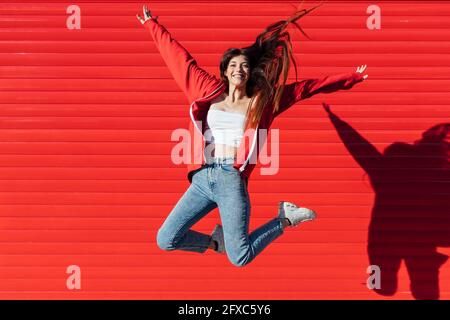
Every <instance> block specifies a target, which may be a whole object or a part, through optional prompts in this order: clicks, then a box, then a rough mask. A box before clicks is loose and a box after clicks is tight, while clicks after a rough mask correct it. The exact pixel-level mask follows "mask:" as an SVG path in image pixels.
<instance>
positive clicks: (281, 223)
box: [136, 5, 367, 266]
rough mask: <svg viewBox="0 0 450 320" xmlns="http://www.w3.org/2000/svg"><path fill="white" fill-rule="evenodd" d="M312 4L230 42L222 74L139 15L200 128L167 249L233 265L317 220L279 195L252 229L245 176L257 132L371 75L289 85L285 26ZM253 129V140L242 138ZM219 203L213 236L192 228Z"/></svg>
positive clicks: (164, 233)
mask: <svg viewBox="0 0 450 320" xmlns="http://www.w3.org/2000/svg"><path fill="white" fill-rule="evenodd" d="M317 7H318V6H315V7H313V8H311V9H308V10H306V9H303V10H301V11H297V12H295V14H293V15H292V16H290V17H289V18H288V19H287V20H281V21H278V22H276V23H273V24H271V25H269V26H268V27H267V28H266V29H265V30H264V32H262V33H261V34H260V35H259V36H258V37H257V38H256V41H255V42H254V43H253V44H252V45H251V46H248V47H245V48H231V49H228V50H227V51H226V52H225V53H224V54H223V56H222V59H221V61H220V79H219V78H217V77H216V76H215V75H213V74H209V73H208V72H206V71H205V70H204V69H202V68H201V67H199V66H198V65H197V62H196V60H195V59H194V58H193V57H192V56H191V55H190V54H189V52H188V51H187V50H186V49H185V48H184V47H183V46H182V45H181V44H180V43H178V42H177V41H176V40H175V39H173V38H172V36H171V34H170V33H169V32H168V31H167V30H166V28H165V27H164V26H162V25H161V24H160V23H159V22H158V21H157V19H158V17H153V16H152V14H151V12H150V11H149V10H148V8H147V6H146V5H144V6H143V15H144V17H143V18H142V17H141V16H139V15H136V16H137V18H138V20H139V21H140V22H141V23H142V24H143V26H144V27H145V28H146V29H147V30H148V31H149V32H150V34H151V35H152V38H153V40H154V42H155V44H156V47H157V49H158V50H159V52H160V53H161V56H162V58H163V59H164V61H165V63H166V65H167V67H168V68H169V70H170V72H171V74H172V75H173V77H174V79H175V81H176V82H177V84H178V85H179V87H180V88H181V89H182V91H183V92H184V93H185V94H186V97H187V98H188V100H189V102H190V103H191V105H190V110H189V115H190V117H191V120H192V121H191V122H190V125H189V130H190V133H191V134H192V135H191V137H192V138H191V141H192V140H195V139H194V138H193V137H194V135H200V137H201V138H200V141H202V143H201V145H198V146H193V147H192V148H191V149H192V150H191V151H192V156H193V159H192V158H191V159H190V161H189V162H188V163H187V166H188V175H187V178H188V180H189V182H190V186H189V188H188V189H187V190H186V192H185V193H184V194H183V196H182V197H181V199H180V200H179V201H178V202H177V204H176V205H175V207H174V208H173V209H172V211H171V212H170V214H169V216H168V217H167V219H166V220H165V221H164V223H163V224H162V226H161V227H160V229H159V230H158V235H157V239H156V240H157V244H158V246H159V247H160V248H161V249H163V250H176V249H178V250H186V251H193V252H199V253H204V252H205V251H206V250H207V249H212V250H214V251H216V252H218V253H223V254H225V253H226V254H227V256H228V259H229V260H230V262H231V263H232V264H233V265H235V266H244V265H247V264H248V263H249V262H251V261H252V260H253V259H254V258H255V257H256V256H257V255H258V254H259V253H261V252H262V251H263V250H264V248H266V247H267V246H268V245H269V244H270V243H271V242H272V241H274V240H275V239H276V238H278V237H279V236H280V235H282V234H283V232H284V228H286V227H288V226H290V227H295V226H298V225H299V224H300V223H301V222H304V221H309V220H313V219H315V218H316V213H315V212H314V211H313V210H311V209H308V208H302V207H298V206H296V205H295V204H293V203H291V202H287V201H280V202H279V207H278V215H277V217H275V218H273V219H272V220H270V221H269V222H267V223H265V224H264V225H262V226H260V227H259V228H257V229H255V230H254V231H253V232H252V233H250V234H249V219H250V199H249V195H248V191H247V188H248V178H249V177H250V174H251V172H252V170H253V168H254V167H255V165H256V161H254V159H258V155H259V152H260V150H261V149H262V146H261V145H259V146H258V144H259V143H257V141H261V140H260V139H259V136H260V134H261V132H262V131H264V132H267V131H268V129H269V128H270V126H271V124H272V122H273V120H274V119H275V118H276V117H277V116H278V115H280V114H281V113H282V112H284V111H285V110H287V109H288V108H289V107H290V106H292V105H294V104H295V103H296V102H298V101H300V100H302V99H306V98H309V97H311V96H312V95H315V94H317V93H321V92H322V93H329V92H333V91H336V90H340V89H345V90H347V89H350V88H351V87H352V86H353V85H354V84H355V83H358V82H361V81H363V80H364V79H366V78H367V75H363V74H362V73H363V71H364V70H365V68H366V66H365V65H364V66H361V67H358V68H357V69H356V71H355V72H347V73H343V74H338V75H333V76H327V77H324V78H319V79H306V80H302V81H297V82H293V83H291V84H286V80H287V77H288V71H289V67H290V60H291V59H292V61H293V64H294V68H295V72H296V75H297V68H296V64H295V60H294V57H293V53H292V44H291V41H290V36H289V33H288V32H287V31H286V28H287V27H288V25H289V24H290V23H292V24H293V25H295V26H296V27H297V28H298V29H299V30H300V31H301V32H302V33H303V34H305V33H304V32H303V30H302V29H301V27H300V26H299V25H298V24H297V23H296V21H297V20H298V19H299V18H301V17H302V16H304V15H306V14H308V13H309V12H311V11H312V10H313V9H315V8H317ZM248 130H251V131H250V132H251V134H250V138H251V142H250V143H248V144H247V143H241V142H242V141H243V137H244V136H247V135H246V133H247V132H248ZM215 208H218V209H219V213H220V219H221V222H222V225H220V224H218V225H216V227H215V229H214V230H213V232H212V234H211V235H208V234H204V233H200V232H197V231H195V230H191V227H192V226H193V225H194V224H195V223H196V222H198V221H199V220H200V219H201V218H203V217H204V216H205V215H206V214H207V213H209V212H210V211H211V210H213V209H215Z"/></svg>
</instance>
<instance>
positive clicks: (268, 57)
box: [220, 3, 322, 128]
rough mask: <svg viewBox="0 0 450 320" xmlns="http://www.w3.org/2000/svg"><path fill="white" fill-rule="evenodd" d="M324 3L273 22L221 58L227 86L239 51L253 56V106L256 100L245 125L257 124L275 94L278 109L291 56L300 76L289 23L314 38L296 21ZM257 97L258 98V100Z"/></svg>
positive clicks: (249, 88) (249, 90) (249, 87)
mask: <svg viewBox="0 0 450 320" xmlns="http://www.w3.org/2000/svg"><path fill="white" fill-rule="evenodd" d="M321 5H322V3H320V4H319V5H317V6H314V7H312V8H310V9H303V10H299V11H296V12H295V13H294V14H292V15H291V16H290V17H289V18H287V19H286V20H280V21H277V22H275V23H273V24H271V25H269V26H268V27H267V28H266V29H265V30H264V31H263V32H262V33H260V34H259V35H258V36H257V37H256V40H255V42H254V43H253V44H252V45H250V46H248V47H245V48H242V49H239V48H230V49H228V50H227V51H225V53H224V54H223V56H222V58H221V61H220V77H221V79H222V80H223V81H224V82H225V83H226V84H227V86H228V79H227V77H226V76H225V72H226V69H227V67H228V63H229V62H230V60H231V59H232V58H233V57H235V56H238V55H244V56H246V57H247V59H248V60H249V64H250V78H249V80H248V82H247V85H246V94H247V96H249V97H251V99H250V106H253V104H254V103H255V104H254V106H253V107H252V108H248V109H247V117H246V122H245V126H244V128H247V127H248V126H249V127H251V128H255V127H256V125H257V124H258V123H259V121H260V119H261V117H262V114H263V111H264V107H265V106H266V105H267V104H268V103H269V101H270V99H272V98H273V105H274V110H273V112H276V111H277V110H278V108H279V102H280V98H281V95H282V93H283V86H284V85H285V84H286V80H287V78H288V72H289V68H290V65H291V63H290V59H292V61H293V65H294V68H295V77H296V78H297V65H296V63H295V59H294V55H293V53H292V43H291V39H290V35H289V33H288V32H287V31H285V29H286V28H287V26H288V25H289V23H292V24H293V25H295V26H296V27H297V28H298V29H299V30H300V31H301V32H302V33H303V34H304V35H305V36H306V37H307V38H308V39H311V38H310V37H309V36H308V35H307V34H306V33H305V32H304V31H303V30H302V28H301V27H300V26H299V25H298V23H297V22H296V21H297V20H298V19H300V18H301V17H303V16H305V15H307V14H308V13H309V12H311V11H312V10H314V9H316V8H318V7H319V6H321ZM281 75H282V77H281V82H280V76H281ZM255 99H256V102H254V101H255ZM250 109H251V110H250Z"/></svg>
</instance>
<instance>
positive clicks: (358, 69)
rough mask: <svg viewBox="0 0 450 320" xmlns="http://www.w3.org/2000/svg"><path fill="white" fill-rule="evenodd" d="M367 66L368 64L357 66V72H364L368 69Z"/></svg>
mask: <svg viewBox="0 0 450 320" xmlns="http://www.w3.org/2000/svg"><path fill="white" fill-rule="evenodd" d="M366 67H367V64H363V65H362V66H360V67H357V68H356V72H359V73H363V71H364V70H366Z"/></svg>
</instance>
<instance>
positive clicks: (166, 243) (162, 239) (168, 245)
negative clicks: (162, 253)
mask: <svg viewBox="0 0 450 320" xmlns="http://www.w3.org/2000/svg"><path fill="white" fill-rule="evenodd" d="M156 244H157V245H158V247H159V248H160V249H162V250H166V251H170V250H175V244H174V242H173V239H172V238H171V237H169V236H168V235H167V234H166V233H165V232H164V229H159V230H158V234H157V235H156Z"/></svg>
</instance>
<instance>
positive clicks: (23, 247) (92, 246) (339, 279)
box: [0, 0, 450, 299]
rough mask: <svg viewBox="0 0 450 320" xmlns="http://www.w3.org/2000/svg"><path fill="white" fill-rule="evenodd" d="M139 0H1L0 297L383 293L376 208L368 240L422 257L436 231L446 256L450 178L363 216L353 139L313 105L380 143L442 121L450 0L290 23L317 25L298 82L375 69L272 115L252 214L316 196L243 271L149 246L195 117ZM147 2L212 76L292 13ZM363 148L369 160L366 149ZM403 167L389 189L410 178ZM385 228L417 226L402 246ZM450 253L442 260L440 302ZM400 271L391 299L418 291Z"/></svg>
mask: <svg viewBox="0 0 450 320" xmlns="http://www.w3.org/2000/svg"><path fill="white" fill-rule="evenodd" d="M144 3H145V2H129V1H109V2H99V1H97V2H89V1H76V2H71V3H68V2H62V1H54V2H51V3H50V2H40V1H27V2H25V1H23V2H16V1H3V2H2V3H1V4H0V145H1V148H0V298H1V299H17V298H22V299H23V298H25V299H47V298H57V299H80V298H83V299H94V298H96V299H187V298H189V299H191V298H194V299H197V298H198V299H219V298H220V299H349V298H353V299H384V298H386V296H383V295H379V294H377V293H376V292H374V291H373V290H370V289H368V287H367V286H366V280H367V278H368V276H369V274H368V273H367V267H368V266H369V265H370V261H369V256H368V252H367V241H368V240H367V239H368V232H369V225H370V221H371V220H372V222H373V223H374V225H375V226H378V227H380V226H381V227H380V228H379V229H376V228H375V229H374V232H378V236H380V234H381V236H383V235H384V236H385V238H382V237H381V238H382V239H381V241H379V242H377V243H376V250H379V251H381V252H385V253H386V254H385V255H386V256H387V257H388V259H389V257H390V255H391V256H392V255H394V252H395V251H396V250H397V251H398V250H400V251H401V250H406V251H408V248H409V250H410V251H411V252H409V253H408V254H410V255H412V256H414V259H416V260H418V261H419V265H420V263H421V262H423V263H426V260H427V254H426V253H424V254H421V252H422V251H420V248H425V247H429V246H431V247H432V249H433V248H434V249H435V250H437V252H440V253H442V254H450V250H449V249H448V247H447V244H448V242H445V240H446V239H445V238H446V237H447V236H448V235H449V234H450V232H448V230H449V228H448V227H449V225H450V218H448V214H449V212H448V210H447V209H448V194H449V193H450V192H449V188H448V182H449V181H448V180H446V179H441V180H440V182H439V183H437V184H436V183H434V181H435V179H434V178H433V181H431V183H432V188H431V189H432V190H431V189H427V190H428V191H427V190H425V189H424V190H422V191H423V192H422V193H421V194H420V195H418V196H416V195H414V193H413V192H411V193H410V194H409V195H408V194H407V195H406V197H399V198H395V197H390V198H389V197H388V200H386V201H389V199H390V200H391V204H392V201H393V203H394V204H397V205H398V207H399V210H398V211H396V210H391V212H390V215H387V214H385V215H381V216H377V217H372V215H375V214H376V212H375V211H376V210H375V209H374V206H375V205H376V203H375V202H376V201H377V199H376V190H374V188H373V186H371V184H370V181H369V179H368V176H367V175H366V174H365V171H364V170H363V169H362V166H360V164H359V162H358V161H357V157H356V156H357V155H356V156H355V154H353V152H356V153H357V152H358V150H356V151H355V150H350V149H347V148H346V146H345V145H344V141H343V140H342V139H341V137H340V136H339V132H338V131H337V130H339V129H338V128H335V127H334V126H333V124H332V123H331V121H330V120H329V118H328V117H327V115H326V112H325V111H324V109H323V108H322V106H321V102H322V101H325V102H327V103H328V104H330V105H331V108H332V110H333V111H334V112H335V113H336V115H337V116H339V117H340V118H341V119H342V120H344V121H345V122H347V124H348V125H350V126H351V127H350V128H352V129H349V127H346V128H344V131H343V132H344V136H346V132H347V134H348V135H349V136H351V134H349V132H350V131H351V130H353V129H354V130H355V132H358V133H359V134H360V135H362V136H363V137H364V138H365V139H367V141H368V142H370V144H371V145H372V146H373V147H375V148H376V149H378V150H379V151H380V152H383V150H384V149H385V148H386V147H388V146H390V145H392V144H393V143H394V142H404V143H406V144H409V145H412V143H413V142H414V141H416V140H419V139H420V138H421V136H422V133H423V132H424V131H426V130H427V129H429V128H431V127H432V126H434V125H437V124H439V123H445V122H446V121H447V122H449V119H450V118H449V117H450V95H449V90H448V89H449V87H450V60H449V57H450V56H449V53H450V31H449V30H450V29H449V28H450V20H449V16H450V4H449V3H448V2H447V1H375V2H374V1H330V0H329V1H327V2H326V3H325V4H324V5H323V6H322V7H321V8H319V9H318V10H317V11H315V12H312V13H311V14H310V15H309V16H307V17H305V18H303V19H302V20H300V22H301V24H302V26H303V27H304V30H305V31H306V32H307V34H308V35H309V36H310V37H312V38H313V40H307V39H306V38H305V37H304V36H302V35H301V34H300V32H299V31H298V30H295V31H294V29H293V28H292V27H291V28H290V30H291V35H292V38H293V42H294V51H295V53H296V55H295V56H296V59H297V63H298V66H299V80H300V79H303V78H313V77H321V76H326V75H330V74H335V73H340V72H348V71H353V70H356V67H357V66H359V65H362V64H367V65H368V67H367V70H366V72H367V74H369V78H368V80H367V81H366V82H363V83H360V84H357V85H356V86H355V87H354V88H353V89H351V90H350V91H342V92H335V93H331V94H321V95H317V96H315V97H313V98H311V99H309V100H305V101H303V102H302V103H300V104H298V105H296V106H294V107H292V108H291V109H290V110H288V111H287V112H285V113H284V114H283V115H282V116H280V117H279V118H278V119H277V120H276V121H275V122H274V124H273V127H272V128H278V129H280V139H281V143H280V171H279V173H278V174H277V175H272V176H270V175H261V174H260V172H259V168H260V165H258V166H257V168H256V169H255V171H254V173H253V175H252V178H251V179H252V181H251V183H250V185H249V191H250V197H251V201H252V213H251V216H252V218H251V224H250V229H254V228H256V227H257V226H259V225H261V224H262V223H264V222H265V221H267V220H268V219H270V218H272V217H274V216H275V215H276V207H277V203H278V201H279V200H289V201H293V202H295V203H298V204H301V205H305V206H308V207H311V208H314V209H315V210H316V211H317V212H318V215H319V219H318V220H317V221H316V222H313V223H307V224H305V225H302V226H301V227H299V228H295V229H290V230H289V229H288V230H286V232H285V234H284V235H283V236H282V237H280V238H278V239H277V240H276V241H275V242H274V243H273V244H271V245H270V246H269V247H268V248H267V249H266V250H265V251H264V252H263V253H262V254H261V255H259V256H258V257H257V258H256V260H254V261H253V262H252V263H251V264H249V265H247V266H246V267H244V268H237V267H234V266H233V265H231V263H229V261H228V260H227V258H226V257H225V256H221V255H217V254H215V253H213V252H211V251H208V252H207V253H206V254H204V255H199V254H197V253H190V252H182V251H175V252H164V251H161V250H160V249H159V248H158V247H157V245H156V243H155V237H156V231H157V229H158V228H159V226H160V225H161V224H162V222H163V221H164V219H165V217H166V216H167V215H168V213H169V212H170V210H171V209H172V208H173V206H174V205H175V203H176V202H177V200H178V199H179V198H180V196H181V195H182V194H183V193H184V191H185V190H186V188H187V187H188V181H187V180H186V169H185V167H184V166H177V165H174V164H172V162H171V158H170V151H171V149H172V147H173V146H174V145H175V144H176V142H172V141H170V135H171V132H172V131H173V130H175V129H177V128H187V126H188V124H189V121H190V120H189V116H188V107H189V106H188V102H187V100H186V98H185V97H184V95H183V94H182V93H181V91H180V90H179V88H178V87H177V86H176V83H175V82H174V80H173V79H172V77H171V75H170V74H169V71H168V69H167V68H166V66H165V65H164V64H163V60H162V58H161V57H160V55H159V53H158V52H157V51H156V47H155V45H154V43H153V40H152V39H151V36H150V35H149V34H148V33H147V31H146V30H145V29H144V28H143V27H142V26H141V25H140V23H139V22H138V21H137V19H136V16H135V15H136V13H139V14H141V15H142V5H143V4H144ZM291 3H299V2H291ZM317 3H318V1H316V2H306V3H305V5H304V7H310V6H312V5H314V4H317ZM69 5H78V6H79V7H80V9H81V29H80V30H68V29H67V28H66V20H67V17H68V16H69V15H70V14H68V13H66V9H67V7H68V6H69ZM370 5H377V6H378V7H379V8H380V9H381V29H379V30H370V29H369V28H368V27H367V24H366V22H367V19H368V17H369V16H370V15H371V13H367V8H368V7H369V6H370ZM148 6H149V8H150V10H153V12H154V14H156V15H158V16H159V22H160V23H161V24H163V25H164V26H165V27H166V28H167V29H168V30H169V31H170V32H171V33H172V35H173V36H174V38H175V39H177V40H178V41H179V42H180V43H182V44H183V45H184V46H185V47H186V48H187V49H188V50H189V51H190V52H191V54H192V55H193V56H194V57H195V58H196V59H197V61H198V63H199V65H201V66H203V67H204V68H205V69H207V70H208V71H210V72H214V73H216V74H217V72H218V62H219V59H220V56H221V53H222V52H223V51H224V50H225V49H227V48H229V47H231V46H237V47H239V46H244V45H248V44H250V43H251V42H252V41H253V40H254V38H255V36H256V35H257V34H258V33H259V32H261V31H262V30H263V28H264V27H265V26H267V25H268V24H270V23H272V22H274V21H277V20H280V19H283V18H285V17H287V16H288V15H289V14H290V13H292V10H293V7H292V5H290V4H289V2H284V1H273V2H251V1H208V2H193V1H178V2H175V1H158V2H154V1H152V2H149V3H148ZM291 71H292V72H291V77H290V81H294V80H295V79H294V73H293V70H291ZM341 129H342V128H341ZM341 133H342V132H341ZM344 139H346V138H345V137H344ZM347 142H348V141H347ZM361 145H362V144H358V143H350V147H351V146H356V147H358V146H361ZM356 149H358V148H356ZM359 151H361V150H359ZM362 151H363V152H362V158H361V159H365V158H370V156H369V155H368V154H365V153H364V152H365V151H364V150H362ZM360 155H361V154H360ZM397 155H398V154H397ZM402 157H403V159H405V157H406V159H407V161H406V162H399V163H400V164H399V165H398V168H397V169H398V170H397V171H396V172H397V173H399V172H402V171H401V170H403V169H405V167H408V159H409V160H410V159H411V157H410V155H409V156H408V155H406V156H404V155H401V156H400V157H399V158H402ZM408 157H409V158H408ZM430 157H431V158H433V159H434V158H436V157H437V156H435V155H431V156H430ZM361 159H360V160H361ZM372 165H373V163H372ZM375 166H376V165H375ZM427 169H432V170H431V171H433V170H434V171H433V172H435V171H436V170H437V171H439V170H440V169H441V168H440V167H433V166H431V167H429V168H428V167H427ZM431 171H430V172H431ZM406 172H407V173H406V174H405V175H404V176H403V178H402V179H400V180H398V179H397V180H395V179H394V180H395V181H394V180H393V181H392V184H391V185H389V183H388V188H389V186H390V187H392V188H393V189H397V190H413V189H414V188H413V189H411V188H410V187H411V186H412V185H417V184H418V183H419V184H420V182H417V181H416V180H414V177H415V176H416V175H415V174H414V173H413V174H410V173H411V171H408V170H406ZM421 172H423V171H421ZM439 172H444V171H439ZM444 173H445V172H444ZM397 175H398V174H397ZM400 176H401V174H400ZM438 176H440V177H442V175H441V174H438ZM437 178H438V177H436V179H437ZM408 188H409V189H408ZM414 190H417V188H416V189H414ZM414 190H413V191H414ZM427 192H429V193H427ZM423 194H427V195H428V197H427V199H425V200H424V201H425V202H427V201H428V200H430V201H431V202H430V201H428V202H429V203H432V204H436V203H437V202H436V201H434V200H433V199H434V198H433V196H435V195H437V196H438V197H440V198H439V200H437V201H438V202H439V201H440V202H439V203H442V205H441V207H440V209H439V210H440V213H443V214H440V215H438V213H436V210H434V209H433V208H435V207H433V206H430V209H429V210H427V209H426V207H424V206H421V207H420V208H422V209H423V208H425V209H424V210H422V209H421V210H418V212H417V210H416V211H414V208H415V206H414V205H412V204H413V203H414V199H416V198H417V197H419V198H420V197H421V196H423ZM428 202H427V203H428ZM402 206H403V207H402ZM391 208H392V206H391ZM439 210H438V211H439ZM409 212H411V215H409ZM374 218H375V219H374ZM374 220H375V221H374ZM218 221H219V214H218V211H217V209H216V210H214V211H213V212H211V213H210V214H209V215H208V216H207V217H206V218H204V219H203V220H202V221H200V222H199V223H198V224H197V225H196V226H195V227H194V228H195V229H196V230H198V231H202V232H206V233H210V232H211V230H212V228H213V226H214V225H215V223H216V222H218ZM424 224H426V225H427V226H428V229H427V230H424V229H423V228H422V227H423V225H424ZM419 233H420V235H419ZM436 235H440V236H436ZM389 237H397V238H398V237H404V238H405V239H406V237H408V239H409V240H410V241H409V242H408V241H407V242H408V244H407V245H406V246H401V247H397V248H394V247H393V246H392V243H390V242H389ZM437 238H439V241H437V240H436V239H437ZM386 239H387V240H386ZM383 240H385V241H383ZM440 240H443V241H440ZM405 241H406V240H405ZM424 250H425V249H424ZM402 253H403V252H402ZM71 265H76V266H79V267H80V269H81V289H75V290H70V289H68V287H67V285H66V280H67V278H68V277H69V274H67V273H66V271H67V267H68V266H71ZM448 266H449V265H448V263H444V264H443V265H442V266H441V267H440V273H439V275H438V276H439V280H438V282H439V290H440V297H441V298H445V299H448V298H450V270H449V268H448ZM382 271H383V270H382ZM381 276H383V272H382V273H381ZM414 276H415V279H414V281H419V282H418V286H421V285H422V284H423V285H425V287H426V283H429V278H431V277H433V276H436V274H431V272H430V271H429V270H427V269H424V268H422V269H420V268H419V271H418V273H416V274H415V275H414ZM421 281H422V283H421ZM409 283H410V277H409V275H408V272H407V269H406V266H405V263H404V262H403V261H402V262H401V265H400V268H399V273H398V288H397V290H396V291H395V292H392V293H393V295H392V296H387V298H395V299H413V298H414V297H413V296H412V294H411V292H410V286H409Z"/></svg>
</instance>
